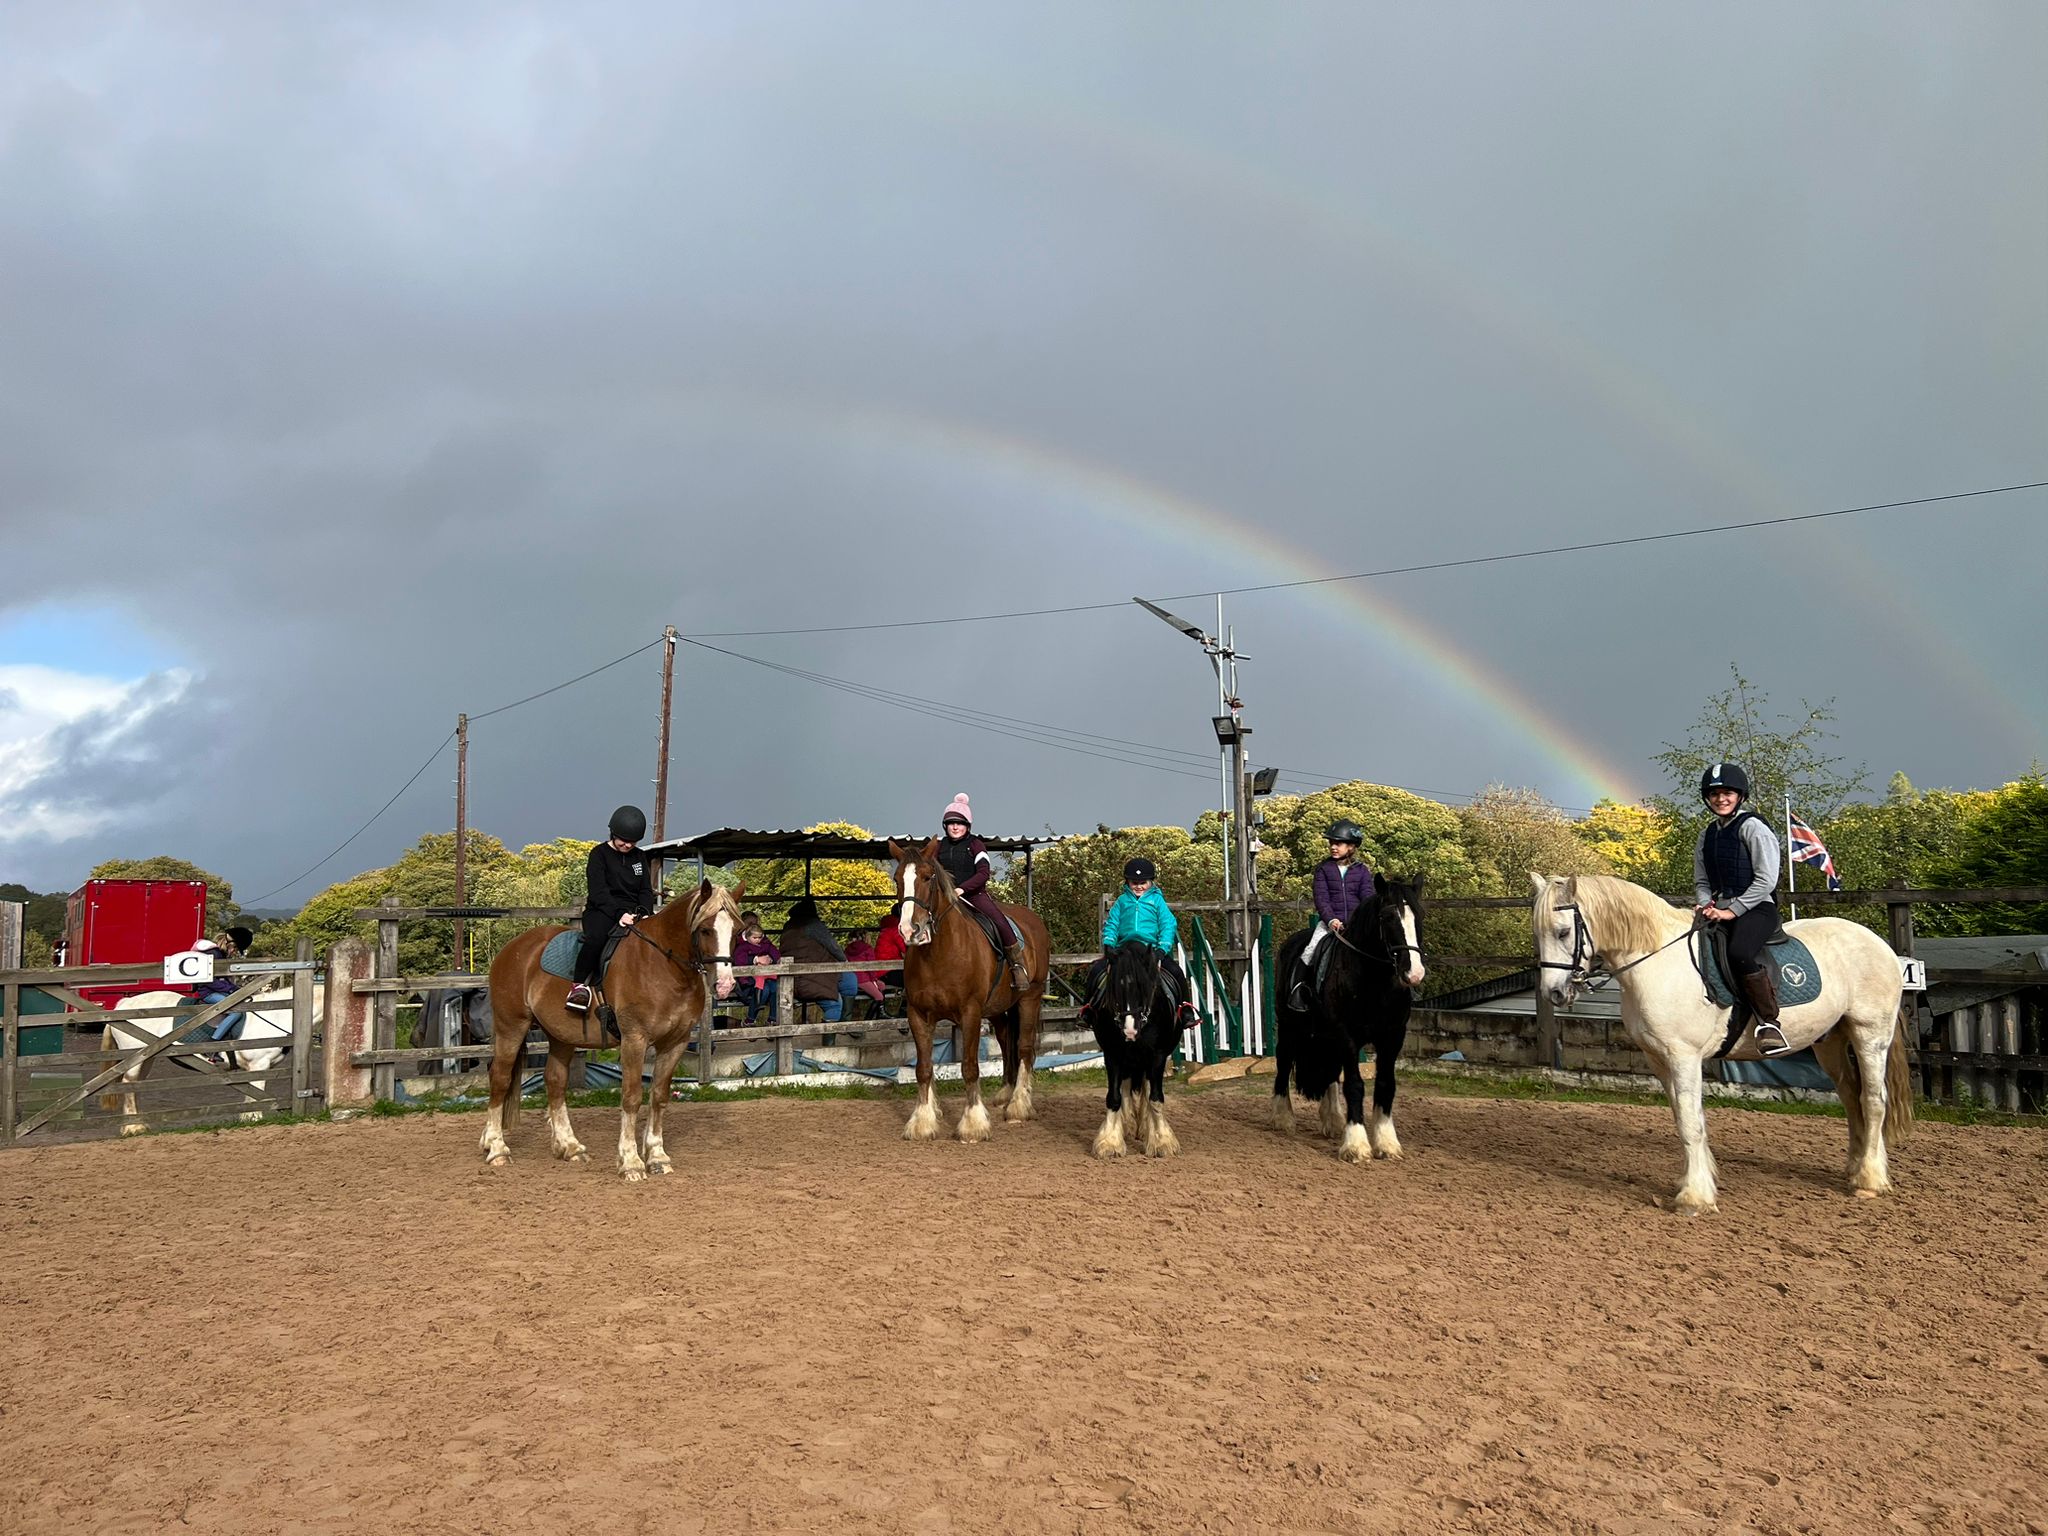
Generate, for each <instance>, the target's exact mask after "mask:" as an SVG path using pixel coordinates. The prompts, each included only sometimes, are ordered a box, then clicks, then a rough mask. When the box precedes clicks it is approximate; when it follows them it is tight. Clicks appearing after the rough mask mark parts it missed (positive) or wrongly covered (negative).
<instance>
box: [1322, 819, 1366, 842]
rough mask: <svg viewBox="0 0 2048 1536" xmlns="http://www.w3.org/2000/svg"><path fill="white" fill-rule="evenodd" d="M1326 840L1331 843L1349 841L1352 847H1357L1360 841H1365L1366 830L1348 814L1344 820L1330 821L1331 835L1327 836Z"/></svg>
mask: <svg viewBox="0 0 2048 1536" xmlns="http://www.w3.org/2000/svg"><path fill="white" fill-rule="evenodd" d="M1324 841H1325V842H1331V843H1349V844H1350V845H1351V846H1352V847H1354V848H1356V847H1357V846H1358V845H1359V844H1360V843H1362V842H1364V841H1365V831H1364V829H1363V828H1361V827H1360V826H1359V825H1358V823H1357V822H1355V821H1353V820H1352V819H1351V818H1350V817H1348V816H1347V817H1345V818H1344V819H1343V820H1342V821H1333V822H1331V823H1330V835H1329V836H1328V837H1327V838H1325V839H1324Z"/></svg>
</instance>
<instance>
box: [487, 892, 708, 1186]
mask: <svg viewBox="0 0 2048 1536" xmlns="http://www.w3.org/2000/svg"><path fill="white" fill-rule="evenodd" d="M739 921H740V908H739V901H738V899H737V895H736V893H734V892H732V891H727V890H721V889H720V888H719V887H717V886H715V885H713V884H712V883H711V882H710V881H709V880H706V881H705V882H704V883H703V884H702V885H700V886H698V887H697V889H695V890H694V891H687V892H685V893H684V894H683V895H681V896H678V897H677V898H676V899H675V900H674V901H671V902H670V903H669V904H668V905H667V906H665V907H663V908H662V909H661V910H660V911H659V912H656V913H655V914H654V915H653V916H652V917H643V918H641V919H640V920H639V922H637V923H636V924H634V925H633V927H632V928H631V930H629V931H628V933H627V934H626V936H625V937H624V938H623V939H621V940H620V941H619V947H618V949H617V950H616V951H615V952H614V953H613V955H612V961H611V965H610V966H609V967H607V969H606V971H605V975H604V994H603V998H604V1002H605V1003H606V1004H607V1005H608V1006H610V1008H611V1009H612V1010H613V1012H614V1014H615V1015H616V1016H617V1019H618V1029H619V1172H620V1173H622V1174H624V1175H625V1176H626V1178H627V1180H628V1181H629V1182H634V1183H637V1182H638V1181H639V1180H641V1179H644V1178H645V1177H647V1175H648V1174H650V1173H669V1172H671V1171H673V1166H674V1165H673V1164H671V1163H670V1161H669V1156H668V1152H667V1150H666V1149H665V1148H664V1147H663V1145H662V1139H661V1122H662V1112H663V1111H664V1110H665V1109H666V1108H667V1107H668V1095H669V1080H670V1078H672V1077H673V1076H674V1075H675V1070H676V1062H677V1061H678V1060H679V1059H681V1057H682V1054H683V1051H684V1050H685V1049H686V1048H687V1047H688V1045H689V1044H690V1039H691V1037H692V1036H693V1035H694V1034H695V1033H696V1032H697V1029H698V1027H699V1026H700V1025H701V1026H702V1027H704V1028H706V1029H708V1028H710V1027H711V993H712V988H713V985H714V982H715V985H716V988H717V992H718V995H719V996H720V997H721V998H724V997H730V996H732V991H733V976H732V941H733V936H734V935H735V934H736V933H737V932H738V931H739ZM563 931H564V930H563V929H562V928H560V927H546V928H529V929H528V930H527V931H526V932H524V933H522V934H520V935H519V937H518V938H516V939H514V940H513V941H512V942H511V943H510V944H507V945H506V946H505V947H504V949H503V950H501V951H500V952H499V954H498V958H497V959H495V960H493V961H492V962H491V1021H492V1022H491V1044H492V1045H493V1047H494V1048H495V1050H494V1054H493V1055H492V1057H491V1104H490V1109H489V1110H488V1111H487V1112H486V1113H485V1115H484V1134H483V1149H484V1161H485V1162H487V1163H489V1164H490V1165H491V1166H492V1167H493V1168H496V1167H500V1166H502V1165H503V1164H505V1163H507V1162H509V1161H511V1158H512V1149H511V1148H510V1147H509V1146H507V1145H506V1143H505V1133H506V1132H507V1131H508V1130H510V1129H511V1128H512V1126H513V1125H514V1124H515V1123H516V1122H517V1120H518V1118H519V1072H520V1058H521V1057H522V1056H523V1055H524V1054H525V1051H526V1035H527V1031H528V1030H529V1029H531V1028H533V1027H534V1026H536V1025H538V1026H539V1027H540V1028H541V1029H542V1030H544V1031H545V1032H546V1034H547V1037H548V1067H547V1084H548V1129H549V1132H550V1133H551V1135H550V1139H551V1140H552V1142H553V1144H554V1153H555V1156H557V1157H559V1158H562V1159H564V1160H566V1161H568V1162H572V1163H580V1162H582V1161H584V1160H585V1158H586V1157H587V1156H588V1152H587V1151H586V1149H585V1148H584V1145H583V1143H582V1142H580V1141H578V1140H577V1139H576V1133H575V1132H574V1131H573V1130H571V1129H570V1127H569V1106H568V1100H567V1089H568V1085H569V1063H570V1061H571V1060H572V1059H573V1058H574V1057H575V1055H576V1052H577V1050H578V1049H579V1048H582V1049H586V1050H587V1049H590V1048H592V1047H596V1046H600V1045H602V1044H603V1043H604V1035H603V1030H602V1026H601V1025H600V1023H599V1022H598V1018H597V1010H596V1008H594V1007H593V1008H592V1010H591V1012H590V1013H589V1014H587V1015H585V1014H574V1013H571V1012H570V1011H569V1010H568V1008H567V1007H565V1006H564V1004H565V1002H566V1000H567V998H568V995H569V982H568V980H567V978H565V977H561V976H553V975H550V974H549V973H548V972H546V971H543V970H542V969H541V968H540V956H541V951H542V950H544V949H546V948H547V945H548V940H550V939H552V938H553V937H554V936H555V935H556V934H558V933H561V932H563ZM650 1049H651V1050H652V1051H653V1052H654V1095H653V1103H652V1105H651V1106H650V1107H649V1109H648V1111H647V1120H646V1123H645V1124H644V1125H642V1124H641V1123H640V1098H641V1082H640V1079H641V1074H642V1071H643V1070H644V1067H645V1064H646V1060H647V1053H648V1051H649V1050H650Z"/></svg>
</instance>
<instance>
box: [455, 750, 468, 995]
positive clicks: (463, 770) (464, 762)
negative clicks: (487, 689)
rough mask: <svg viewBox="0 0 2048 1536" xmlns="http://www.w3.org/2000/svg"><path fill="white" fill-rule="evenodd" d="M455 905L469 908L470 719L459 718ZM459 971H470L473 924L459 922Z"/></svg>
mask: <svg viewBox="0 0 2048 1536" xmlns="http://www.w3.org/2000/svg"><path fill="white" fill-rule="evenodd" d="M455 905H456V906H458V907H466V906H468V905H469V716H467V715H457V716H456V717H455ZM455 968H456V969H457V970H467V969H468V968H469V924H468V923H467V922H465V921H464V920H463V919H461V918H459V917H458V918H456V919H455Z"/></svg>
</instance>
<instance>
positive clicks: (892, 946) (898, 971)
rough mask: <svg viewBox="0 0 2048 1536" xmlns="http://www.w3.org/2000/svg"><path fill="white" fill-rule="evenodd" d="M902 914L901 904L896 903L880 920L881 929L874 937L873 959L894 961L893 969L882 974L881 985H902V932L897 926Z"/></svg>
mask: <svg viewBox="0 0 2048 1536" xmlns="http://www.w3.org/2000/svg"><path fill="white" fill-rule="evenodd" d="M902 913H903V903H902V902H900V901H899V902H897V903H896V905H895V906H893V907H891V908H890V909H889V915H888V916H887V917H885V918H883V919H882V926H881V929H880V930H879V931H878V932H877V933H876V935H875V958H876V959H877V960H894V961H895V962H896V965H895V967H894V969H891V970H885V971H883V972H882V985H883V986H885V987H901V986H902V985H903V930H902V928H901V927H899V926H898V923H899V921H900V920H901V917H902Z"/></svg>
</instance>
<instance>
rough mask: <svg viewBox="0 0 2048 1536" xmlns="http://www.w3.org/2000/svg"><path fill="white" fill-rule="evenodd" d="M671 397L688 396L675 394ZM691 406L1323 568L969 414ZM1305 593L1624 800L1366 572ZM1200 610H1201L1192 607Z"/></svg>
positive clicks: (1620, 787)
mask: <svg viewBox="0 0 2048 1536" xmlns="http://www.w3.org/2000/svg"><path fill="white" fill-rule="evenodd" d="M677 403H678V404H683V403H684V402H682V401H678V402H677ZM686 408H687V409H690V410H692V411H694V412H697V413H700V414H701V415H708V416H724V417H726V418H727V419H728V420H729V421H731V422H733V423H735V424H737V423H746V424H750V425H753V426H755V427H757V428H761V429H764V430H770V431H776V432H790V433H803V434H806V435H810V436H812V437H817V438H823V439H825V440H827V441H830V440H833V439H837V440H838V441H839V442H840V443H841V444H842V445H844V446H845V447H846V448H847V449H848V450H849V451H854V452H876V451H881V452H893V453H898V454H901V455H903V456H905V457H906V458H908V459H909V460H911V461H912V462H913V463H915V464H918V465H921V466H925V467H929V466H931V465H934V464H937V465H947V466H955V467H957V468H958V469H959V470H960V471H961V472H962V473H964V474H966V475H967V476H969V477H970V478H972V479H973V481H974V482H975V483H976V484H977V485H978V486H979V487H981V488H982V489H984V490H988V489H1005V490H1008V491H1009V492H1011V493H1012V494H1015V495H1016V496H1017V497H1018V498H1019V499H1020V500H1028V501H1030V502H1033V503H1036V504H1038V505H1055V506H1064V507H1068V508H1072V509H1074V510H1075V511H1078V512H1084V513H1086V514H1087V515H1089V516H1091V517H1094V518H1098V519H1103V520H1107V521H1109V522H1112V523H1115V524H1117V525H1118V526H1120V527H1123V528H1126V529H1130V530H1134V531H1136V532H1138V533H1140V534H1143V535H1145V536H1148V537H1150V538H1153V539H1157V540H1163V541H1166V542H1169V543H1172V544H1174V545H1177V546H1189V545H1193V546H1196V547H1199V548H1201V549H1203V550H1204V551H1205V552H1211V553H1216V554H1220V555H1223V556H1225V557H1227V558H1229V559H1231V560H1233V561H1235V562H1238V563H1240V564H1241V565H1242V566H1244V567H1248V568H1251V569H1255V570H1258V571H1260V572H1262V573H1270V574H1269V575H1268V577H1267V579H1271V580H1278V581H1293V580H1299V579H1303V578H1315V577H1320V576H1328V575H1330V574H1331V572H1330V571H1329V570H1328V568H1327V567H1326V566H1325V565H1324V564H1323V563H1321V562H1320V561H1319V560H1318V559H1317V558H1316V557H1315V556H1314V555H1312V554H1311V553H1310V552H1308V551H1305V550H1301V549H1297V548H1293V547H1291V546H1289V545H1286V544H1284V543H1282V542H1280V541H1278V540H1277V539H1276V538H1275V537H1274V535H1273V534H1272V532H1271V531H1270V530H1268V529H1265V528H1261V527H1258V526H1256V525H1254V524H1251V523H1247V522H1244V521H1242V520H1240V519H1236V518H1233V517H1230V516H1228V515H1226V514H1225V513H1223V512H1221V511H1218V510H1217V509H1216V508H1214V507H1211V506H1208V505H1206V504H1205V503H1203V502H1199V501H1196V500H1194V499H1193V498H1192V497H1189V496H1186V495H1184V494H1182V493H1180V492H1178V491H1175V490H1172V489H1170V488H1168V487H1165V486H1162V485H1158V484H1156V483H1154V482H1152V481H1148V480H1144V479H1140V478H1139V477H1138V476H1136V475H1134V474H1131V473H1130V472H1128V471H1127V470H1124V469H1121V468H1118V467H1115V466H1112V465H1107V464H1102V463H1098V462H1095V461H1092V460H1088V459H1083V458H1080V457H1077V456H1075V455H1073V454H1071V453H1068V452H1066V451H1063V450H1061V449H1057V448H1053V447H1051V446H1049V445H1047V444H1044V443H1040V442H1035V441H1032V440H1030V439H1027V438H1023V437H1019V436H1015V435H1013V434H1009V433H1003V432H997V431H994V430H992V429H990V428H988V427H984V426H981V425H978V424H975V423H970V422H965V421H959V420H953V419H949V418H944V417H939V416H935V415H931V414H927V413H920V412H911V411H905V410H898V409H893V408H887V407H880V406H872V405H845V406H826V405H821V404H808V403H804V402H801V401H798V400H792V399H789V398H786V397H763V396H741V395H734V394H722V395H716V396H707V395H699V394H695V393H691V394H689V395H688V396H687V405H686ZM1301 590H1302V595H1303V596H1304V598H1305V599H1306V600H1307V601H1309V602H1311V603H1313V604H1316V605H1318V606H1320V607H1322V608H1323V609H1324V610H1326V611H1327V612H1329V613H1330V614H1332V615H1333V616H1334V617H1336V618H1337V619H1339V620H1340V621H1343V622H1345V623H1347V624H1348V625H1351V626H1354V627H1356V626H1362V627H1363V628H1364V629H1366V630H1367V631H1368V632H1369V633H1371V634H1373V635H1374V636H1376V637H1377V638H1378V639H1379V640H1381V641H1382V642H1384V643H1386V644H1387V645H1389V646H1390V647H1392V648H1393V649H1394V650H1395V651H1397V652H1398V653H1400V654H1401V655H1402V656H1404V657H1406V658H1408V659H1409V660H1410V661H1412V662H1413V663H1415V664H1417V665H1419V666H1421V667H1422V668H1423V669H1424V670H1425V671H1427V672H1428V673H1430V674H1431V675H1433V676H1434V677H1436V678H1437V679H1438V680H1440V681H1441V682H1442V683H1443V684H1444V685H1445V687H1446V689H1447V690H1448V691H1449V693H1450V694H1451V695H1452V696H1454V697H1456V698H1459V699H1462V700H1464V701H1466V702H1467V703H1469V705H1470V706H1471V708H1472V710H1473V712H1474V714H1475V715H1476V716H1478V717H1479V718H1480V719H1481V720H1482V721H1484V722H1485V723H1486V724H1488V725H1490V726H1494V727H1496V728H1498V727H1501V726H1503V725H1505V726H1506V728H1507V729H1508V730H1509V731H1510V732H1511V733H1512V734H1515V735H1517V736H1520V737H1522V738H1523V739H1526V740H1527V741H1529V742H1530V743H1532V744H1533V745H1534V746H1535V747H1536V748H1537V749H1538V750H1540V751H1541V752H1542V754H1543V755H1544V756H1545V758H1547V759H1548V760H1549V761H1550V762H1552V763H1554V764H1555V765H1556V766H1557V767H1558V768H1560V769H1562V770H1563V771H1564V772H1565V773H1566V774H1568V775H1569V776H1570V779H1571V787H1572V789H1573V791H1574V792H1575V793H1583V794H1584V796H1585V803H1591V801H1592V800H1593V799H1597V798H1599V797H1601V796H1610V797H1612V798H1614V799H1616V800H1621V801H1632V800H1634V799H1636V798H1637V796H1638V794H1639V791H1638V790H1637V789H1636V788H1635V787H1634V782H1633V779H1632V776H1631V775H1630V774H1629V773H1628V772H1627V771H1626V770H1624V769H1623V768H1621V767H1619V766H1617V765H1616V764H1615V763H1614V762H1612V761H1611V760H1609V759H1608V758H1606V757H1604V756H1603V755H1602V754H1601V752H1600V750H1599V749H1598V748H1597V747H1596V746H1595V745H1594V744H1592V743H1590V742H1588V741H1585V740H1584V739H1582V738H1580V737H1577V736H1574V735H1573V734H1572V733H1571V732H1570V731H1568V730H1566V729H1565V727H1564V726H1563V725H1562V724H1560V723H1559V722H1558V721H1556V720H1554V719H1552V718H1550V717H1549V716H1548V715H1546V714H1544V713H1543V712H1542V711H1540V710H1538V709H1537V708H1535V707H1534V706H1533V705H1532V704H1530V703H1529V701H1528V699H1527V698H1526V697H1525V696H1524V695H1523V693H1522V692H1521V690H1520V689H1519V688H1518V686H1517V685H1515V684H1514V683H1512V682H1510V681H1509V680H1508V679H1506V678H1505V677H1503V676H1501V675H1500V674H1499V673H1497V672H1495V671H1493V670H1492V669H1491V668H1490V667H1488V666H1487V665H1486V664H1485V663H1484V662H1483V661H1481V660H1480V659H1479V658H1478V657H1476V656H1473V655H1472V654H1470V653H1469V652H1467V651H1465V650H1462V649H1460V648H1459V646H1458V645H1457V644H1456V642H1454V641H1453V640H1452V639H1451V638H1450V637H1449V636H1447V635H1445V634H1443V633H1442V632H1441V631H1439V630H1437V629H1435V628H1433V627H1431V626H1430V625H1427V624H1425V623H1423V622H1422V621H1421V620H1419V619H1417V618H1415V617H1414V615H1412V614H1410V613H1408V612H1407V611H1406V610H1404V609H1402V608H1401V607H1399V606H1398V605H1396V604H1394V603H1392V602H1390V601H1388V600H1387V599H1386V598H1384V597H1382V596H1380V595H1379V594H1378V593H1376V592H1374V591H1373V590H1372V589H1371V588H1370V587H1369V586H1368V585H1367V584H1365V583H1362V582H1333V583H1330V584H1328V585H1324V586H1316V587H1305V588H1303V589H1301ZM1196 617H1199V615H1197V616H1196Z"/></svg>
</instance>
